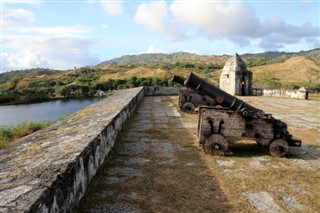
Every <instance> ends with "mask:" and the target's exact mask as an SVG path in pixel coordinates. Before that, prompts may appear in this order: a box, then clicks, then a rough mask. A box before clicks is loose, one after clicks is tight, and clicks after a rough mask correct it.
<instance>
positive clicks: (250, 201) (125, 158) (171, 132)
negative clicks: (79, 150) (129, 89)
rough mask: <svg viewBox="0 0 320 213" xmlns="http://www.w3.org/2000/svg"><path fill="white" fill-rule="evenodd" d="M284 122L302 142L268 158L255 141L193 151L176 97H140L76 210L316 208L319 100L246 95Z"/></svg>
mask: <svg viewBox="0 0 320 213" xmlns="http://www.w3.org/2000/svg"><path fill="white" fill-rule="evenodd" d="M244 99H245V101H247V102H248V103H250V104H252V105H254V106H256V107H258V108H260V109H263V110H264V111H266V112H270V113H273V114H274V116H275V117H276V118H279V119H282V120H283V121H285V122H287V124H288V126H289V130H290V133H292V134H293V135H294V136H295V137H297V138H300V139H302V141H303V146H302V147H301V148H295V149H291V150H290V155H289V157H287V158H272V157H270V156H268V155H267V154H266V152H265V150H263V149H261V148H260V147H259V146H258V145H256V144H255V143H244V144H239V145H237V144H236V145H234V146H233V147H231V148H232V151H233V153H234V155H233V156H229V157H221V156H209V155H204V154H203V152H202V151H201V150H198V143H197V137H196V132H197V120H198V118H197V115H196V114H194V115H189V114H180V112H179V111H178V109H177V106H176V105H177V102H178V97H147V98H145V99H144V101H143V103H141V105H140V107H139V108H138V110H137V113H136V114H135V115H134V116H133V117H132V119H131V120H130V122H129V123H128V124H127V126H126V128H125V131H123V133H122V134H121V136H120V137H119V139H118V141H117V143H116V144H117V145H116V147H115V148H114V149H113V151H112V154H111V155H110V156H109V157H108V159H107V160H106V163H105V165H104V166H103V168H101V169H100V171H99V172H98V174H97V176H96V177H95V178H94V180H93V182H92V184H91V186H90V188H89V191H88V192H87V193H86V195H85V197H84V199H83V200H82V201H81V205H80V208H79V212H257V211H259V212H316V211H317V210H318V209H320V193H319V191H320V184H319V183H318V182H319V180H320V141H319V140H320V139H319V138H320V131H319V129H320V127H319V125H320V110H318V109H319V102H314V101H309V102H308V101H301V100H292V99H272V98H265V97H259V98H256V97H246V98H244Z"/></svg>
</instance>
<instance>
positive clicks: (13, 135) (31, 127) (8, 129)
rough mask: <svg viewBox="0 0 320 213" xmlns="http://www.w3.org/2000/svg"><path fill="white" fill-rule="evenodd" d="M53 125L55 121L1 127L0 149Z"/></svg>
mask: <svg viewBox="0 0 320 213" xmlns="http://www.w3.org/2000/svg"><path fill="white" fill-rule="evenodd" d="M53 123H54V122H53V121H26V122H23V123H21V124H18V125H17V126H0V149H3V148H6V147H8V146H9V145H10V144H13V143H14V142H16V141H17V140H18V139H20V138H23V137H25V136H27V135H30V134H32V133H34V132H36V131H38V130H41V129H44V128H46V127H48V126H50V125H51V124H53Z"/></svg>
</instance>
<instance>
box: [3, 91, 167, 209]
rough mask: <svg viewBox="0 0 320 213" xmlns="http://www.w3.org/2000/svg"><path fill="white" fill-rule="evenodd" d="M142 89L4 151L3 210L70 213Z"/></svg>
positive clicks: (93, 107) (95, 106) (121, 93)
mask: <svg viewBox="0 0 320 213" xmlns="http://www.w3.org/2000/svg"><path fill="white" fill-rule="evenodd" d="M162 90H163V91H165V90H166V89H161V88H158V89H154V88H149V89H147V94H150V95H154V94H160V93H161V91H162ZM144 91H145V90H144V89H143V88H142V87H139V88H134V89H128V90H122V91H115V92H114V94H113V95H111V96H109V97H107V98H105V99H103V100H101V101H99V102H98V103H96V104H93V105H91V106H90V107H88V108H85V109H83V110H81V111H79V112H77V113H74V114H72V115H71V116H70V117H68V118H66V119H64V120H63V121H59V122H57V123H55V124H54V125H52V126H50V127H49V128H46V129H44V130H41V131H39V132H37V133H35V134H33V135H30V136H29V137H26V138H25V139H23V140H21V141H20V142H18V143H17V144H15V145H13V146H11V147H9V148H7V149H4V150H2V151H0V212H8V213H9V212H10V213H14V212H69V211H70V210H72V209H73V208H74V207H75V206H77V204H78V203H79V201H80V199H81V198H82V196H83V195H84V193H85V191H86V189H87V186H88V183H89V182H90V180H91V179H92V177H93V176H94V175H95V174H96V172H97V170H98V168H99V166H100V165H101V164H102V163H103V162H104V159H105V157H106V156H107V155H108V153H109V151H110V149H111V148H112V147H113V145H114V142H115V140H116V137H117V134H118V133H119V131H120V130H121V129H122V127H123V125H124V124H125V122H126V121H127V120H128V118H129V117H130V115H131V114H132V112H133V110H134V109H135V107H136V106H137V104H138V103H139V101H140V100H141V99H142V98H143V96H144ZM148 91H149V92H148ZM151 91H153V92H151Z"/></svg>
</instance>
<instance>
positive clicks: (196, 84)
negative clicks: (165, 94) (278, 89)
mask: <svg viewBox="0 0 320 213" xmlns="http://www.w3.org/2000/svg"><path fill="white" fill-rule="evenodd" d="M175 79H178V78H177V77H176V78H175ZM178 80H179V82H177V81H175V82H177V83H180V81H181V79H178ZM184 85H185V86H186V87H189V88H191V89H193V90H195V91H197V92H199V93H202V94H204V95H207V96H209V97H211V98H213V99H215V101H216V102H217V104H220V105H222V106H223V107H227V108H229V109H231V110H234V111H241V112H243V114H244V115H249V114H259V113H262V111H261V110H259V109H257V108H255V107H253V106H251V105H249V104H247V103H245V102H243V101H242V100H240V99H238V98H236V97H234V96H232V95H230V94H228V93H226V92H225V91H223V90H221V89H219V88H218V87H215V86H213V85H212V84H210V83H209V82H207V81H205V80H204V79H202V78H200V77H198V76H196V75H195V74H193V73H192V72H190V73H189V74H188V76H187V78H186V80H185V81H184Z"/></svg>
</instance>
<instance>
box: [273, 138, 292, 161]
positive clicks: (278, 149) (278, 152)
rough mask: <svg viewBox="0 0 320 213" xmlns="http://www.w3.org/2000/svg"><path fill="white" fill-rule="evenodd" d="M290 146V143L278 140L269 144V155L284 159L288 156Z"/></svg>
mask: <svg viewBox="0 0 320 213" xmlns="http://www.w3.org/2000/svg"><path fill="white" fill-rule="evenodd" d="M288 151H289V145H288V142H287V141H285V140H283V139H276V140H273V141H271V142H270V144H269V153H270V155H271V156H274V157H284V156H285V155H287V154H288Z"/></svg>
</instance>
